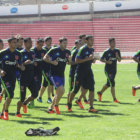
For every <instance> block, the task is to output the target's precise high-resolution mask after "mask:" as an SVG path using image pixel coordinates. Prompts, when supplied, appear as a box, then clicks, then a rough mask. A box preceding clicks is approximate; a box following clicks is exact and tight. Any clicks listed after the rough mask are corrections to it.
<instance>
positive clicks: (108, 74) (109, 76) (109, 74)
mask: <svg viewBox="0 0 140 140" xmlns="http://www.w3.org/2000/svg"><path fill="white" fill-rule="evenodd" d="M105 75H106V77H107V83H106V85H107V86H108V87H110V86H111V87H115V76H116V73H114V72H107V71H105Z"/></svg>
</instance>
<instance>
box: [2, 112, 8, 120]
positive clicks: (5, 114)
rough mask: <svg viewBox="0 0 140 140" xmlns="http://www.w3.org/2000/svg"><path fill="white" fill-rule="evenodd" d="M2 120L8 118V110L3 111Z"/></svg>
mask: <svg viewBox="0 0 140 140" xmlns="http://www.w3.org/2000/svg"><path fill="white" fill-rule="evenodd" d="M3 119H4V120H9V117H8V112H4V117H3Z"/></svg>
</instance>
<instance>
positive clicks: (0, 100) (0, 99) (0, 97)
mask: <svg viewBox="0 0 140 140" xmlns="http://www.w3.org/2000/svg"><path fill="white" fill-rule="evenodd" d="M2 97H3V96H1V95H0V103H1V102H2Z"/></svg>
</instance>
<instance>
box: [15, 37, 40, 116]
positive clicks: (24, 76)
mask: <svg viewBox="0 0 140 140" xmlns="http://www.w3.org/2000/svg"><path fill="white" fill-rule="evenodd" d="M24 46H25V49H23V50H22V51H21V55H22V63H23V65H24V66H25V70H24V71H22V72H21V78H20V100H19V101H18V103H17V112H16V117H22V115H21V114H20V109H21V107H22V106H23V112H24V113H27V106H26V105H27V104H28V103H29V102H30V101H32V100H34V99H35V98H36V97H37V96H38V86H37V83H36V80H35V79H34V66H37V63H36V62H34V59H35V54H34V51H32V50H30V49H31V47H32V40H31V38H25V39H24ZM26 88H28V89H29V90H30V92H31V95H30V96H29V97H28V98H27V99H26V100H25V97H26Z"/></svg>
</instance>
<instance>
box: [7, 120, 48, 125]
mask: <svg viewBox="0 0 140 140" xmlns="http://www.w3.org/2000/svg"><path fill="white" fill-rule="evenodd" d="M9 121H11V122H17V123H20V124H43V125H46V124H48V125H50V123H49V122H37V121H27V120H9Z"/></svg>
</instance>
